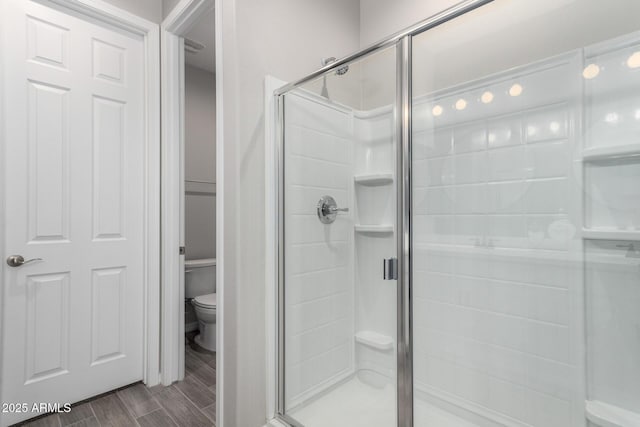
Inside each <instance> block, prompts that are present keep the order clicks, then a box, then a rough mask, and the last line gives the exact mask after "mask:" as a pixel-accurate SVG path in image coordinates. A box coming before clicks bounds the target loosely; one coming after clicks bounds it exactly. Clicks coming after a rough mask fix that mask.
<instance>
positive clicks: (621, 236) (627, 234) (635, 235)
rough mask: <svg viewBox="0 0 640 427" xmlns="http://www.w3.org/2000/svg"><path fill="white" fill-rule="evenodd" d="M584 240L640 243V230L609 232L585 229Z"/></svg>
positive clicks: (606, 230)
mask: <svg viewBox="0 0 640 427" xmlns="http://www.w3.org/2000/svg"><path fill="white" fill-rule="evenodd" d="M582 238H583V239H588V240H631V241H640V230H614V229H611V230H608V229H597V228H596V229H594V228H585V229H583V230H582Z"/></svg>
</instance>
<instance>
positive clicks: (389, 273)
mask: <svg viewBox="0 0 640 427" xmlns="http://www.w3.org/2000/svg"><path fill="white" fill-rule="evenodd" d="M382 269H383V272H382V275H383V277H384V280H398V258H387V259H385V260H384V261H383V265H382Z"/></svg>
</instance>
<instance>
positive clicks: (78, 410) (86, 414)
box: [60, 402, 93, 427]
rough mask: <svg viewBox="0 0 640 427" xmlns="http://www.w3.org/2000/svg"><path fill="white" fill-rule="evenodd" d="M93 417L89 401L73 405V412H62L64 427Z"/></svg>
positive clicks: (61, 418) (61, 419) (61, 421)
mask: <svg viewBox="0 0 640 427" xmlns="http://www.w3.org/2000/svg"><path fill="white" fill-rule="evenodd" d="M91 417H93V411H92V410H91V404H90V403H89V402H84V403H80V404H79V405H72V406H71V412H67V413H61V414H60V424H62V427H65V426H68V425H71V424H75V423H77V422H79V421H82V420H84V419H85V418H91Z"/></svg>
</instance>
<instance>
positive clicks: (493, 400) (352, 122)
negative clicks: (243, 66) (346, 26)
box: [274, 0, 640, 427]
mask: <svg viewBox="0 0 640 427" xmlns="http://www.w3.org/2000/svg"><path fill="white" fill-rule="evenodd" d="M389 7H393V6H392V5H390V6H389ZM639 16H640V2H638V1H637V0H612V1H606V2H603V1H601V0H553V1H551V0H539V1H535V2H532V1H529V0H494V1H490V0H470V1H466V2H463V3H461V4H459V5H457V6H455V7H453V8H451V9H449V10H446V11H444V12H442V13H441V14H439V15H436V16H434V17H432V18H429V19H427V20H426V21H423V22H421V23H419V24H417V25H415V26H414V27H411V28H409V29H407V30H405V31H403V32H401V33H398V34H396V35H394V36H392V37H389V38H388V39H386V40H383V41H381V42H379V43H378V44H376V45H374V46H371V47H369V48H366V49H364V50H363V51H361V52H358V53H356V54H354V55H352V56H350V57H347V58H344V59H342V60H338V61H336V62H333V63H332V64H329V65H327V66H325V67H324V68H322V69H321V70H319V71H317V72H315V73H313V74H311V75H309V76H307V77H305V78H302V79H300V80H299V81H297V82H294V83H291V84H288V85H286V86H284V87H283V88H281V89H279V90H278V91H276V93H275V96H274V103H275V104H276V105H277V112H278V113H277V126H276V127H277V128H278V140H279V141H278V153H277V158H278V176H279V178H278V190H277V193H278V201H279V203H278V225H277V236H278V238H277V240H278V242H277V243H278V245H277V246H278V256H277V258H278V268H277V270H278V292H277V298H276V299H277V313H278V328H277V329H278V331H277V334H276V335H277V382H278V384H277V389H278V393H277V412H278V417H279V418H280V419H281V420H282V421H284V422H286V423H288V424H290V425H292V426H305V427H319V426H349V427H358V426H362V427H365V426H366V427H378V426H379V427H392V426H398V427H410V426H416V427H497V426H509V427H525V426H535V427H587V426H590V427H595V426H598V427H638V426H640V19H638V17H639Z"/></svg>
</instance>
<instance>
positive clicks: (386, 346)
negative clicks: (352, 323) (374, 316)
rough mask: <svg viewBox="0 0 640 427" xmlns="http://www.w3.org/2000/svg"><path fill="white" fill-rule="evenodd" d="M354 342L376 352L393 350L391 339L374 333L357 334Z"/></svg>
mask: <svg viewBox="0 0 640 427" xmlns="http://www.w3.org/2000/svg"><path fill="white" fill-rule="evenodd" d="M356 342H357V343H359V344H363V345H366V346H367V347H371V348H375V349H376V350H391V349H392V348H393V338H391V337H390V336H387V335H382V334H379V333H378V332H374V331H360V332H357V333H356Z"/></svg>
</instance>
